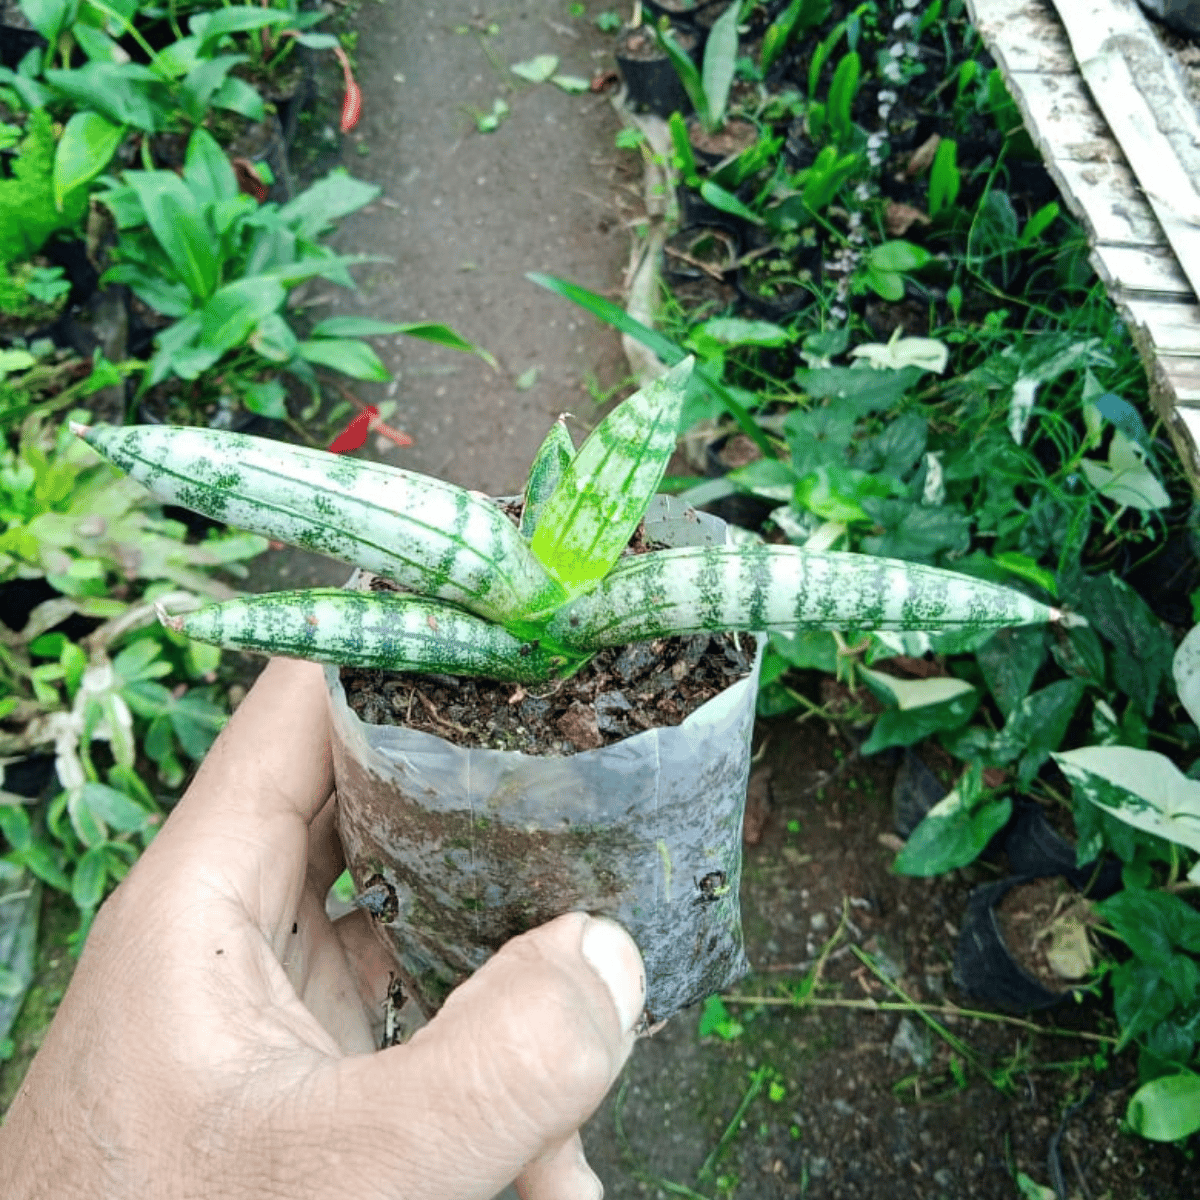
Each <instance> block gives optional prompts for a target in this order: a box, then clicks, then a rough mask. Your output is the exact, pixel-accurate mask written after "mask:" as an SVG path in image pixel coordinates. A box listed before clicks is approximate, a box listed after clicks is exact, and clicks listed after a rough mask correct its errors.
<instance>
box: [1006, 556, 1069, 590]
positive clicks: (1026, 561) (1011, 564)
mask: <svg viewBox="0 0 1200 1200" xmlns="http://www.w3.org/2000/svg"><path fill="white" fill-rule="evenodd" d="M994 561H995V562H996V563H997V564H998V565H999V566H1001V567H1003V568H1004V569H1005V570H1006V571H1011V572H1012V573H1013V574H1014V575H1016V576H1018V577H1019V578H1021V579H1028V580H1029V582H1030V583H1034V584H1037V586H1038V587H1040V588H1043V589H1045V590H1046V591H1047V592H1049V593H1050V595H1051V596H1055V597H1057V596H1058V580H1057V579H1055V577H1054V572H1053V571H1047V570H1046V569H1045V568H1044V567H1039V566H1038V565H1037V563H1036V562H1035V561H1034V560H1033V559H1032V558H1030V557H1029V555H1028V554H1019V553H1018V552H1017V551H1016V550H1004V551H1001V553H999V554H997V555H995V556H994Z"/></svg>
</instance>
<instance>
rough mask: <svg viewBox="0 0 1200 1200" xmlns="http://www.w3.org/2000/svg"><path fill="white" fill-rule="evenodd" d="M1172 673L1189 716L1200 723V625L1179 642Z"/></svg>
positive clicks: (1196, 722) (1194, 721) (1195, 626)
mask: <svg viewBox="0 0 1200 1200" xmlns="http://www.w3.org/2000/svg"><path fill="white" fill-rule="evenodd" d="M1171 673H1172V674H1173V675H1174V676H1175V690H1176V691H1177V692H1178V693H1179V699H1180V700H1181V701H1182V702H1183V707H1184V708H1186V709H1187V711H1188V716H1189V717H1191V718H1192V721H1193V723H1194V724H1196V725H1200V625H1194V626H1193V627H1192V629H1191V631H1190V632H1189V633H1188V635H1187V637H1185V638H1184V639H1183V641H1182V642H1180V643H1179V649H1178V650H1176V651H1175V659H1174V661H1173V662H1172V664H1171Z"/></svg>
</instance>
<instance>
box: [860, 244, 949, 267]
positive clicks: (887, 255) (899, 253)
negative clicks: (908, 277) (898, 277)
mask: <svg viewBox="0 0 1200 1200" xmlns="http://www.w3.org/2000/svg"><path fill="white" fill-rule="evenodd" d="M932 258H933V255H932V254H930V253H929V251H928V250H925V249H922V247H920V246H914V245H913V244H912V243H911V242H905V241H901V240H900V239H898V238H897V239H894V240H892V241H889V242H882V243H880V244H879V245H878V246H875V247H874V248H873V249H872V250H871V251H870V252H869V253H868V254H867V261H868V263H869V264H870V265H871V266H872V267H874V268H876V269H877V270H879V271H888V272H890V271H899V272H904V271H916V270H919V269H920V268H921V267H923V266H925V265H926V263H928V262H930V261H931V260H932Z"/></svg>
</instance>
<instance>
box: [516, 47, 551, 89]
mask: <svg viewBox="0 0 1200 1200" xmlns="http://www.w3.org/2000/svg"><path fill="white" fill-rule="evenodd" d="M509 70H510V71H511V72H512V73H513V74H514V75H519V76H520V77H521V78H522V79H526V80H528V81H529V82H530V83H545V82H546V80H547V79H549V78H550V76H551V75H553V74H554V72H555V71H557V70H558V55H557V54H539V55H537V56H536V57H534V58H527V59H526V60H525V61H524V62H519V63H513V65H512V66H511V67H509Z"/></svg>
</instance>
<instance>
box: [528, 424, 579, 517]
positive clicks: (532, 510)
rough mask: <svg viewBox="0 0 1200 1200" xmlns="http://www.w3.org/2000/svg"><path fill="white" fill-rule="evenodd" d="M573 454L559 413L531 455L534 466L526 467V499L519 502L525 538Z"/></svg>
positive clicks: (573, 450) (569, 438)
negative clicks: (536, 449) (520, 503)
mask: <svg viewBox="0 0 1200 1200" xmlns="http://www.w3.org/2000/svg"><path fill="white" fill-rule="evenodd" d="M574 457H575V443H574V442H573V441H571V435H570V433H569V432H568V431H567V422H566V417H565V416H561V417H559V418H558V420H557V421H555V422H554V424H553V425H551V426H550V432H549V433H548V434H546V437H545V440H544V441H543V442H542V444H541V445H540V446H539V447H538V452H537V454H535V455H534V457H533V466H531V467H530V468H529V478H528V479H527V480H526V481H525V502H524V504H523V505H522V506H521V536H522V537H523V538H525V539H526V540H528V539H529V538H531V537H533V531H534V530H535V529H536V528H537V523H538V518H539V517H540V516H541V515H542V509H543V508H545V507H546V501H547V500H549V499H550V497H551V496H552V495H553V494H554V489H555V488H556V487H558V485H559V483H560V482H561V480H562V477H563V476H564V475H565V474H566V471H567V468H568V467H569V466H570V465H571V459H573V458H574Z"/></svg>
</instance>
